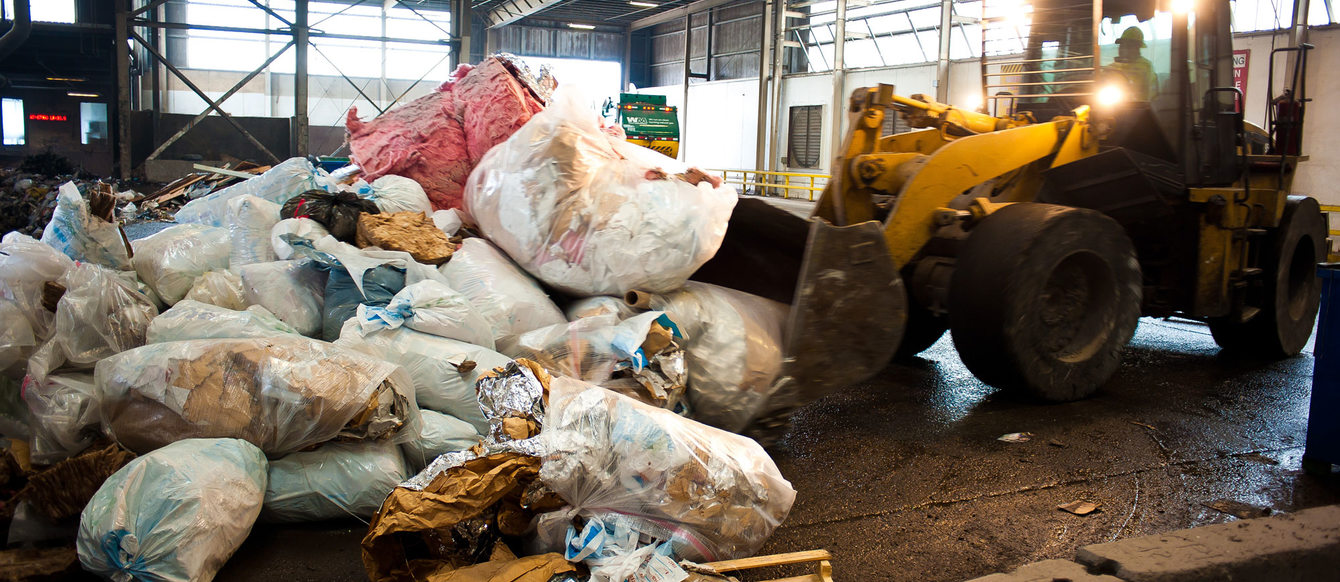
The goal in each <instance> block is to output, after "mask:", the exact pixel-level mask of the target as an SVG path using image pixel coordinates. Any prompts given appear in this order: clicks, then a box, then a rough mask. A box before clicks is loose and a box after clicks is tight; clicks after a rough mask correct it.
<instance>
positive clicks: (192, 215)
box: [176, 158, 338, 226]
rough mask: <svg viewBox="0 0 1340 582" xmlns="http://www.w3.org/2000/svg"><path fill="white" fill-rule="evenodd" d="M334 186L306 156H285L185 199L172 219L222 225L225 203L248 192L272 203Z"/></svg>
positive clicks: (226, 218) (225, 220)
mask: <svg viewBox="0 0 1340 582" xmlns="http://www.w3.org/2000/svg"><path fill="white" fill-rule="evenodd" d="M337 188H338V186H337V185H336V184H335V181H334V180H332V179H331V178H330V176H329V175H328V174H326V171H325V170H322V169H320V168H316V167H313V166H312V163H311V162H309V161H307V159H306V158H289V159H287V160H284V161H283V162H281V163H279V164H278V165H276V166H275V167H273V168H270V169H269V170H266V172H265V173H264V174H261V175H259V176H256V177H255V178H250V179H248V180H246V181H244V182H241V183H238V184H234V185H232V186H229V187H227V188H224V189H222V190H219V191H218V192H212V193H210V194H209V195H207V196H205V197H203V198H197V199H195V200H192V201H190V202H187V203H186V205H185V206H182V207H181V210H178V211H177V214H176V219H177V222H181V223H195V224H204V225H208V226H225V225H226V224H227V221H228V202H230V201H231V200H232V199H234V198H237V197H239V196H245V195H248V194H250V195H252V196H255V197H257V198H260V199H262V200H267V201H270V202H274V203H275V204H283V203H284V202H286V201H288V199H289V198H292V197H294V196H297V195H299V194H302V193H303V192H306V191H308V190H313V189H322V190H327V191H334V190H336V189H337Z"/></svg>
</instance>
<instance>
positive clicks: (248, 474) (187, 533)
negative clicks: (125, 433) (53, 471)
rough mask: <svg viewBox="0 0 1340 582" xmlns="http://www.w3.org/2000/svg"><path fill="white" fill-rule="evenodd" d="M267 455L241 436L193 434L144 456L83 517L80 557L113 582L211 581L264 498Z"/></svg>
mask: <svg viewBox="0 0 1340 582" xmlns="http://www.w3.org/2000/svg"><path fill="white" fill-rule="evenodd" d="M265 483H266V462H265V455H263V454H261V451H260V450H259V449H257V448H256V447H254V446H252V445H251V444H249V443H247V442H246V441H240V440H237V439H192V440H186V441H181V442H178V443H173V444H171V445H169V446H166V447H163V448H161V449H159V450H157V451H154V452H152V453H150V454H147V455H144V456H142V457H139V458H137V459H135V460H133V461H131V462H130V464H128V465H126V466H125V467H122V468H121V470H119V471H117V472H116V473H115V474H113V475H112V476H111V478H109V479H107V481H106V482H104V483H103V484H102V487H101V488H100V489H98V492H97V493H96V494H95V495H94V496H93V500H92V501H90V502H89V504H88V506H87V507H85V508H84V513H83V515H81V516H80V520H79V540H78V547H79V562H80V563H81V564H83V566H84V568H85V569H87V570H88V571H90V572H93V573H95V574H98V575H100V576H102V577H104V578H107V579H110V580H120V581H129V580H155V581H159V582H197V581H202V580H211V579H213V578H214V575H215V574H216V573H217V572H218V571H219V569H220V568H222V567H223V564H224V562H226V561H228V558H229V557H230V556H232V555H233V552H235V551H237V548H238V547H240V546H241V545H242V542H243V541H244V540H246V538H247V534H248V533H250V531H251V526H252V524H253V523H255V521H256V516H257V515H259V514H260V511H261V502H262V500H263V499H264V498H265Z"/></svg>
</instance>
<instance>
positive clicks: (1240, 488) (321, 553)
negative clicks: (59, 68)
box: [218, 319, 1340, 582]
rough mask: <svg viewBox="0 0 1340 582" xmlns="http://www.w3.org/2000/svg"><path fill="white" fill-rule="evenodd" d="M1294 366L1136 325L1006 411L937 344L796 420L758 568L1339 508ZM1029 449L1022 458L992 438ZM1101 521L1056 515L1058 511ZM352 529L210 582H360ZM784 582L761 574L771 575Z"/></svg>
mask: <svg viewBox="0 0 1340 582" xmlns="http://www.w3.org/2000/svg"><path fill="white" fill-rule="evenodd" d="M1311 372H1312V357H1311V356H1310V354H1304V355H1302V356H1299V357H1296V358H1293V359H1289V360H1285V361H1281V362H1250V361H1243V360H1237V359H1228V358H1221V357H1219V356H1218V354H1217V348H1216V347H1215V345H1214V342H1213V341H1212V340H1211V338H1210V337H1209V335H1208V331H1207V330H1206V329H1205V328H1204V327H1203V326H1200V325H1198V324H1191V323H1179V322H1175V321H1164V320H1150V319H1146V320H1142V322H1141V325H1140V328H1139V330H1138V331H1137V334H1136V337H1135V339H1134V341H1133V342H1132V343H1131V345H1130V347H1129V348H1128V349H1127V352H1126V358H1125V364H1124V365H1123V366H1122V368H1121V369H1120V370H1119V371H1118V372H1117V374H1116V376H1115V377H1114V378H1113V380H1112V382H1111V383H1110V384H1109V385H1108V386H1107V387H1106V388H1105V389H1104V390H1103V391H1102V392H1101V393H1100V394H1099V395H1097V396H1096V397H1094V398H1091V399H1088V400H1085V401H1082V402H1075V403H1070V404H1061V405H1038V404H1032V403H1024V402H1019V401H1016V400H1013V399H1011V398H1009V397H1007V396H1005V395H1002V394H999V393H997V392H996V391H995V390H994V389H992V388H990V387H988V386H985V385H983V384H982V383H980V382H978V381H977V380H976V379H975V378H973V377H972V375H971V374H969V373H968V371H967V370H966V369H965V368H964V367H963V365H962V364H961V363H960V362H959V360H958V356H957V355H956V354H955V352H954V349H953V344H952V341H950V339H949V338H948V337H946V338H944V339H942V340H941V341H940V342H939V343H938V344H936V345H935V346H934V347H932V348H931V349H930V350H928V351H927V352H926V353H925V354H923V357H921V358H919V359H917V360H916V361H914V362H911V363H906V364H894V365H891V366H889V368H888V369H886V370H885V371H884V372H883V373H881V374H880V375H879V376H878V377H877V378H875V379H873V380H871V381H869V382H866V383H864V384H860V385H857V386H852V387H850V388H848V389H847V390H845V391H843V392H841V393H838V394H833V395H831V396H829V397H827V398H825V399H823V400H820V401H818V402H816V403H814V404H812V405H810V406H808V407H806V408H804V409H802V410H801V411H800V412H799V413H798V415H797V416H796V418H795V426H794V429H793V431H792V433H791V434H790V436H788V437H787V438H786V439H785V440H784V441H783V442H782V443H781V444H780V446H779V447H778V449H777V450H776V451H775V452H774V458H775V459H776V461H777V463H778V465H779V466H780V467H781V470H782V473H783V474H784V475H786V476H787V478H788V479H790V480H791V481H792V483H793V484H794V486H795V487H796V489H797V491H798V496H797V501H796V504H795V507H794V508H793V509H792V511H791V515H790V517H789V518H788V520H787V521H786V523H785V524H784V525H783V526H782V527H781V528H779V529H778V531H777V532H776V534H775V535H774V536H773V538H772V539H771V540H770V541H769V542H768V544H767V546H766V547H764V548H763V551H764V552H765V553H776V552H789V551H798V550H806V549H814V548H826V549H828V550H829V551H830V552H832V553H833V555H834V560H835V561H834V564H833V566H834V577H835V579H837V580H846V581H852V582H855V581H861V582H875V581H883V580H908V581H910V580H917V581H925V582H935V581H944V582H950V581H959V580H965V579H969V578H973V577H976V576H980V575H984V574H987V573H991V572H996V571H1006V570H1010V569H1012V568H1014V567H1017V566H1019V565H1022V564H1025V563H1028V562H1033V561H1037V560H1042V559H1047V558H1070V557H1073V555H1074V553H1075V550H1076V549H1077V548H1079V547H1080V546H1084V545H1087V544H1092V543H1097V542H1106V541H1110V540H1114V539H1121V538H1127V537H1133V536H1140V535H1146V534H1154V533H1160V532H1166V531H1171V530H1176V529H1181V528H1187V527H1193V526H1198V525H1204V524H1210V523H1221V522H1226V521H1230V520H1233V519H1235V518H1234V517H1232V516H1229V515H1227V514H1224V513H1220V512H1218V511H1216V510H1213V509H1210V508H1207V507H1205V506H1204V505H1203V504H1205V503H1210V502H1213V501H1216V500H1219V499H1224V498H1227V499H1231V500H1234V501H1239V502H1242V503H1246V504H1250V505H1253V506H1257V507H1261V508H1269V509H1271V510H1273V511H1294V510H1297V509H1301V508H1306V507H1313V506H1317V505H1324V504H1330V503H1337V502H1340V477H1337V476H1331V477H1326V478H1318V477H1313V476H1310V475H1305V474H1303V473H1302V471H1301V470H1300V468H1299V462H1300V457H1301V455H1302V452H1303V444H1304V434H1305V430H1306V423H1307V411H1308V398H1309V394H1310V386H1311ZM1012 432H1031V433H1033V435H1034V436H1033V439H1032V440H1031V441H1029V442H1026V443H1019V444H1009V443H1004V442H1000V441H998V440H996V437H998V436H1000V435H1003V434H1006V433H1012ZM1079 499H1083V500H1088V501H1093V502H1097V503H1099V504H1100V505H1101V509H1100V510H1099V511H1098V512H1096V513H1093V514H1090V515H1088V516H1084V517H1080V516H1075V515H1071V514H1068V513H1064V512H1062V511H1059V510H1057V509H1056V506H1057V505H1058V504H1061V503H1065V502H1069V501H1074V500H1079ZM363 531H364V529H363V527H361V526H360V525H359V524H357V523H349V524H317V525H312V526H306V527H273V526H266V525H258V526H257V528H256V529H255V530H254V532H253V534H252V536H251V538H250V539H249V540H248V542H247V543H246V545H244V546H243V547H242V549H241V550H240V551H239V552H238V554H237V555H236V556H235V557H234V558H233V559H232V560H231V561H230V562H229V564H228V566H227V567H226V568H225V569H224V571H223V572H222V573H221V574H220V575H219V577H218V579H219V580H223V581H240V580H251V581H267V580H275V581H283V582H298V581H302V580H327V581H337V580H351V581H352V580H364V579H365V576H364V573H363V571H362V568H361V562H360V561H359V560H360V559H359V552H358V541H359V539H360V538H361V536H362V534H363ZM783 573H785V572H776V573H775V574H777V575H781V574H783Z"/></svg>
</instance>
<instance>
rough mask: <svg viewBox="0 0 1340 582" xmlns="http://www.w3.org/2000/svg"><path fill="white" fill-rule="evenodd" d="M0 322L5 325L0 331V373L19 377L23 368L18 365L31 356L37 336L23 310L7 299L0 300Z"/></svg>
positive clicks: (35, 345)
mask: <svg viewBox="0 0 1340 582" xmlns="http://www.w3.org/2000/svg"><path fill="white" fill-rule="evenodd" d="M0 322H4V325H5V327H4V329H0V373H5V372H9V375H11V376H15V377H17V376H20V375H22V374H23V372H22V371H21V368H23V367H24V366H19V365H18V364H20V363H22V362H25V361H26V360H27V359H28V356H30V355H32V352H33V348H35V347H37V336H36V335H34V334H33V326H32V324H30V323H28V318H27V317H24V314H23V310H22V309H19V306H18V304H17V303H15V302H13V301H10V300H8V299H0ZM11 368H14V370H11Z"/></svg>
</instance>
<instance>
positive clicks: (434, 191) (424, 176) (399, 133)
mask: <svg viewBox="0 0 1340 582" xmlns="http://www.w3.org/2000/svg"><path fill="white" fill-rule="evenodd" d="M542 109H544V105H543V104H542V103H541V102H540V100H539V99H538V98H537V97H536V96H535V94H534V93H532V92H531V91H530V89H528V88H526V87H525V86H524V85H522V84H521V82H520V81H518V80H517V77H516V74H515V73H514V72H513V71H512V70H511V68H509V67H508V65H506V64H505V63H504V62H503V61H500V60H498V59H496V58H494V57H489V58H487V59H484V61H483V62H481V63H480V64H479V65H478V66H476V67H470V66H469V65H461V66H460V68H458V69H456V72H455V73H453V74H452V76H451V80H449V81H447V82H446V83H443V84H442V86H440V87H438V88H437V90H436V91H434V92H432V93H431V94H428V95H424V96H423V97H420V98H418V99H415V100H414V101H411V102H409V103H406V104H404V105H402V106H400V107H397V108H395V109H392V110H390V111H387V112H386V113H383V114H382V115H381V116H379V117H377V118H376V119H373V120H371V121H366V122H365V121H361V120H359V119H358V110H357V108H350V109H349V115H348V117H347V118H346V119H345V122H344V125H345V128H346V129H347V130H348V131H349V135H348V140H349V149H350V152H351V153H352V157H353V161H354V162H355V163H357V164H358V165H359V166H360V167H362V168H363V174H364V179H366V180H367V181H369V182H371V181H373V180H375V179H377V178H380V177H382V176H385V175H387V174H395V175H397V176H404V177H406V178H411V179H413V180H415V181H417V182H418V183H419V185H421V186H423V190H424V192H427V193H428V199H429V200H431V201H432V202H433V208H435V209H438V210H442V209H447V208H459V207H460V206H461V190H462V188H463V187H464V186H465V179H466V178H468V177H469V176H470V170H471V169H473V168H474V167H475V164H477V163H479V159H480V158H482V157H483V156H484V153H485V152H487V151H489V149H490V148H492V147H493V146H495V145H498V144H499V143H502V142H503V141H506V140H507V138H508V137H511V135H512V134H513V133H515V132H516V130H517V129H519V128H520V127H521V126H522V125H525V123H526V122H527V121H529V120H530V118H531V116H533V115H535V114H536V113H538V112H539V111H540V110H542Z"/></svg>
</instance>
